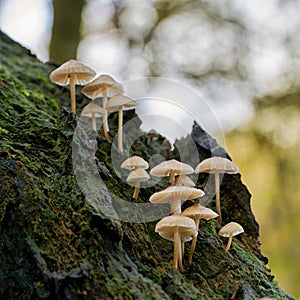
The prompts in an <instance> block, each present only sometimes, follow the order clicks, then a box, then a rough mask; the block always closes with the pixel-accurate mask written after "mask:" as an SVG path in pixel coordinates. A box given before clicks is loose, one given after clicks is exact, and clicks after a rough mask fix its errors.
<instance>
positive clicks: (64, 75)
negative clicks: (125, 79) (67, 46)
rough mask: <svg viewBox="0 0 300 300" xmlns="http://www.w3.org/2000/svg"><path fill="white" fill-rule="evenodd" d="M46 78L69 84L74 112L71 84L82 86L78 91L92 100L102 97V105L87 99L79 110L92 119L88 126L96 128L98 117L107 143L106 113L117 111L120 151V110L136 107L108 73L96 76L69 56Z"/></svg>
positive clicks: (109, 140)
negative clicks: (87, 102) (69, 58)
mask: <svg viewBox="0 0 300 300" xmlns="http://www.w3.org/2000/svg"><path fill="white" fill-rule="evenodd" d="M50 80H51V81H52V82H54V83H56V84H58V85H61V86H66V85H69V86H70V94H71V109H72V112H73V113H74V114H76V97H75V85H84V87H83V88H82V90H81V92H82V93H83V94H84V95H85V96H87V97H88V98H90V99H92V100H94V99H96V98H98V97H100V96H102V107H101V106H99V105H96V104H95V103H92V102H90V103H89V104H88V105H86V106H85V107H84V109H83V110H82V112H81V115H82V116H86V117H90V118H91V119H92V129H93V130H95V131H97V128H96V118H99V117H101V118H102V120H103V122H102V126H103V133H104V136H105V138H106V140H107V141H108V142H110V143H111V142H112V139H111V136H110V134H109V125H108V118H107V113H108V112H118V117H119V118H118V149H119V150H120V151H121V152H122V151H123V143H122V124H123V110H129V109H133V108H135V107H136V101H135V100H134V99H132V98H130V97H128V96H126V95H124V94H122V93H123V88H122V85H121V84H120V83H119V82H117V81H116V80H115V79H114V78H113V77H112V76H110V75H108V74H101V75H97V76H96V72H95V71H94V70H92V69H91V68H90V67H88V66H87V65H85V64H83V63H82V62H79V61H77V60H74V59H71V60H69V61H67V62H65V63H64V64H62V65H61V66H60V67H58V68H57V69H56V70H54V71H53V72H52V73H51V74H50Z"/></svg>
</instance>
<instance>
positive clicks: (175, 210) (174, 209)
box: [171, 199, 181, 215]
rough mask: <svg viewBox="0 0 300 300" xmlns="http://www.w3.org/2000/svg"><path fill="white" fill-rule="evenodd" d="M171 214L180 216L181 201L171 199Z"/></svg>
mask: <svg viewBox="0 0 300 300" xmlns="http://www.w3.org/2000/svg"><path fill="white" fill-rule="evenodd" d="M171 214H174V215H180V214H181V200H180V199H179V200H178V199H172V201H171Z"/></svg>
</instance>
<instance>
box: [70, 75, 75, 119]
mask: <svg viewBox="0 0 300 300" xmlns="http://www.w3.org/2000/svg"><path fill="white" fill-rule="evenodd" d="M70 95H71V110H72V112H73V113H74V114H76V95H75V75H73V74H70Z"/></svg>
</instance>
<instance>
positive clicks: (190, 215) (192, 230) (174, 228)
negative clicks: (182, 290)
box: [121, 156, 244, 272]
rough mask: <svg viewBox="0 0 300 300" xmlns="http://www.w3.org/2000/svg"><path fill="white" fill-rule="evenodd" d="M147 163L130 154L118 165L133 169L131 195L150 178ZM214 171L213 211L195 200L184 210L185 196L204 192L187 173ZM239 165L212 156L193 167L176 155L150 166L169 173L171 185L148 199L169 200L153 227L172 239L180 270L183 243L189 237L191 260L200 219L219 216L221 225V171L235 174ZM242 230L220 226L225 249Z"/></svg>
mask: <svg viewBox="0 0 300 300" xmlns="http://www.w3.org/2000/svg"><path fill="white" fill-rule="evenodd" d="M148 167H149V165H148V163H147V162H146V161H145V160H144V159H143V158H141V157H139V156H132V157H129V158H128V159H126V160H125V161H124V162H123V163H122V164H121V168H124V169H128V170H132V171H131V172H130V174H129V175H128V177H127V181H128V182H135V189H134V192H133V198H137V197H138V191H139V188H140V183H141V182H142V181H146V180H149V179H150V176H149V174H148V173H147V172H146V171H145V170H146V169H148ZM194 172H195V173H213V174H214V176H215V190H216V211H217V212H214V211H213V210H211V209H210V208H207V207H205V206H202V205H200V204H199V203H195V204H193V205H191V206H189V207H188V208H186V209H185V210H184V211H183V212H182V211H181V205H182V204H183V203H184V202H185V201H187V200H193V199H197V198H200V197H202V196H204V192H203V191H202V190H201V189H197V188H195V184H194V182H193V181H192V180H191V179H190V178H189V177H188V174H192V173H194ZM237 172H238V167H237V166H236V165H235V164H234V163H233V162H231V161H230V160H228V159H226V158H223V157H211V158H208V159H205V160H203V161H202V162H200V163H199V164H198V165H197V166H196V168H195V170H194V169H193V168H192V167H191V166H189V165H188V164H185V163H182V162H179V161H177V160H175V159H172V160H167V161H164V162H162V163H160V164H158V165H157V166H155V167H154V168H152V169H151V170H150V175H152V176H158V177H163V176H169V177H170V186H169V187H167V188H166V189H164V190H162V191H160V192H157V193H154V194H153V195H152V196H151V197H150V199H149V201H150V202H152V203H154V204H166V203H167V204H169V205H170V215H169V216H167V217H164V218H163V219H161V220H160V221H159V222H158V223H157V224H156V227H155V232H158V233H159V235H160V236H161V237H163V238H164V239H167V240H170V241H173V242H174V257H173V268H174V269H178V268H179V270H180V271H181V272H183V271H184V268H183V264H182V258H183V256H184V243H185V242H188V241H192V243H191V247H190V253H189V258H188V262H189V264H191V263H192V258H193V254H194V251H195V247H196V242H197V235H198V230H199V223H200V219H204V220H209V219H212V218H218V222H217V223H218V226H219V227H221V223H222V214H221V205H220V174H223V173H229V174H236V173H237ZM242 232H244V230H243V227H242V226H241V225H240V224H238V223H236V222H230V223H228V224H226V225H225V226H224V227H222V228H221V229H220V231H219V235H220V236H223V237H228V243H227V246H226V248H225V251H226V252H227V251H228V250H229V248H230V245H231V242H232V238H233V236H235V235H237V234H240V233H242Z"/></svg>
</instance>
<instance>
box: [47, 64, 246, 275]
mask: <svg viewBox="0 0 300 300" xmlns="http://www.w3.org/2000/svg"><path fill="white" fill-rule="evenodd" d="M50 80H51V81H52V82H54V83H56V84H58V85H61V86H66V85H70V94H71V109H72V112H73V113H74V114H76V98H75V85H85V86H84V87H83V89H82V93H83V94H84V95H86V96H87V97H88V98H90V99H92V100H94V99H96V98H98V97H100V96H102V107H101V106H99V105H96V104H95V103H93V102H90V103H89V104H88V105H86V106H85V107H84V109H83V110H82V112H81V115H82V116H87V117H90V118H91V120H92V129H93V130H95V131H97V128H96V118H99V117H102V119H103V122H102V125H103V133H104V136H105V138H106V139H107V141H108V142H112V139H111V136H110V134H109V125H108V121H107V113H108V112H115V111H118V149H119V150H120V151H121V152H122V151H123V145H122V124H123V110H128V109H133V108H135V107H136V101H135V100H134V99H132V98H130V97H128V96H126V95H124V94H122V93H123V88H122V85H121V84H120V83H118V82H117V81H116V80H115V79H114V78H113V77H112V76H110V75H108V74H102V75H97V76H96V72H95V71H94V70H92V69H91V68H89V67H88V66H86V65H85V64H83V63H82V62H79V61H77V60H73V59H72V60H69V61H67V62H65V63H64V64H62V65H61V66H60V67H58V68H57V69H56V70H54V71H53V72H52V73H51V74H50ZM147 136H148V144H149V145H150V144H151V143H152V140H153V139H155V138H157V137H158V134H157V132H155V131H154V130H152V131H150V132H149V133H148V135H147ZM162 147H163V148H164V149H166V150H167V151H170V149H171V145H170V143H169V141H168V140H167V139H165V141H164V142H163V145H162ZM121 168H124V169H128V170H131V172H130V174H129V175H128V177H127V181H128V182H133V183H134V185H135V188H134V192H133V198H135V199H137V198H138V195H139V189H140V183H141V182H143V181H147V180H149V179H150V176H149V174H148V173H147V172H146V169H148V168H149V165H148V163H147V162H146V161H145V160H144V159H143V158H141V157H139V156H133V157H129V158H128V159H126V160H125V161H124V162H123V163H122V165H121ZM194 172H195V173H213V174H214V176H215V191H216V212H214V211H213V210H211V209H209V208H207V207H204V206H202V205H200V204H199V203H195V204H193V205H192V206H190V207H188V208H186V209H185V210H184V211H183V212H182V211H181V205H182V204H183V203H184V202H185V201H187V200H193V199H197V198H200V197H203V196H204V192H203V191H202V190H201V189H197V188H195V184H194V182H193V181H192V180H191V179H190V178H189V177H188V174H192V173H194ZM223 173H229V174H236V173H238V167H237V166H236V165H235V164H234V163H233V162H231V161H230V160H228V159H226V158H223V157H211V158H208V159H205V160H203V161H202V162H200V163H199V164H198V165H197V166H196V168H195V170H194V169H193V168H192V167H191V166H189V165H187V164H185V163H182V162H179V161H177V160H175V159H172V160H167V161H164V162H162V163H160V164H159V165H157V166H155V167H154V168H152V169H151V170H150V175H152V176H158V177H163V176H169V177H170V186H169V187H167V188H166V189H164V190H162V191H160V192H157V193H154V194H153V195H152V196H151V197H150V199H149V201H150V202H152V203H155V204H166V203H168V204H170V215H169V216H167V217H164V218H163V219H161V220H160V221H159V222H158V223H157V224H156V227H155V232H158V233H159V235H160V236H162V237H163V238H164V239H167V240H171V241H173V242H174V257H173V268H174V269H178V268H179V270H180V271H184V268H183V264H182V259H183V256H184V243H185V242H188V241H192V243H191V247H190V253H189V258H188V262H189V264H191V263H192V257H193V253H194V251H195V247H196V241H197V235H198V230H199V223H200V219H205V220H209V219H212V218H218V219H217V224H218V227H221V224H222V215H221V205H220V174H223ZM242 232H244V230H243V227H242V226H241V225H240V224H238V223H236V222H230V223H228V224H226V225H225V226H224V227H222V228H221V229H220V230H219V235H220V236H223V237H228V243H227V246H226V248H225V251H226V252H227V251H228V250H229V248H230V245H231V242H232V237H233V236H235V235H237V234H240V233H242Z"/></svg>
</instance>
